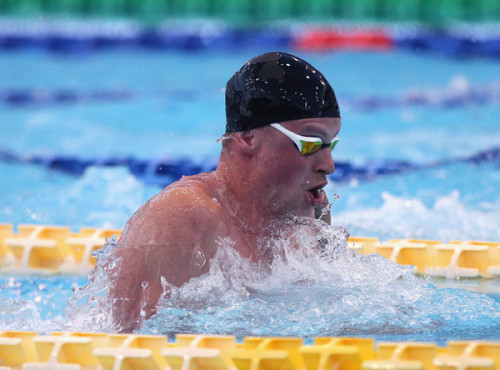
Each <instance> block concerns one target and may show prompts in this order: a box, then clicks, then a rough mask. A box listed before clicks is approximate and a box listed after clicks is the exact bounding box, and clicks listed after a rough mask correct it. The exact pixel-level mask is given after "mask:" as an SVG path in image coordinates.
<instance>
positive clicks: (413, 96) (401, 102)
mask: <svg viewBox="0 0 500 370" xmlns="http://www.w3.org/2000/svg"><path fill="white" fill-rule="evenodd" d="M458 80H459V79H457V81H452V82H451V85H450V86H447V87H445V88H442V89H436V90H423V89H420V90H414V91H408V92H406V93H401V94H398V96H385V97H384V96H354V97H348V98H346V99H345V101H342V106H346V105H347V106H348V107H352V108H353V109H356V110H358V111H359V110H369V111H371V110H375V109H385V108H397V107H403V106H430V107H438V108H444V109H448V108H454V107H461V106H466V105H472V104H476V105H483V104H488V103H496V102H499V101H500V82H492V83H490V84H489V85H481V86H469V84H468V82H467V81H458ZM204 93H206V92H200V91H199V90H186V89H162V90H158V91H134V90H131V89H126V88H120V89H102V90H93V91H78V90H75V89H47V88H35V89H7V90H3V91H2V90H0V105H7V106H11V107H25V106H32V105H34V106H37V105H44V106H47V105H60V104H66V105H67V104H84V103H93V102H112V101H129V100H133V99H141V98H143V97H144V96H147V97H148V98H149V97H158V98H165V97H174V98H175V97H185V96H186V95H189V96H190V97H191V98H195V97H197V96H199V95H200V94H204Z"/></svg>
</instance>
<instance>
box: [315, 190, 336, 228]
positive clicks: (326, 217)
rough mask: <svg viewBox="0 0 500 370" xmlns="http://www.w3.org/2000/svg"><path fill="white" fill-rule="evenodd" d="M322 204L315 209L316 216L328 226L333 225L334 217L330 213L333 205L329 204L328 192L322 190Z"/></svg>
mask: <svg viewBox="0 0 500 370" xmlns="http://www.w3.org/2000/svg"><path fill="white" fill-rule="evenodd" d="M320 195H321V202H320V204H319V205H318V206H316V207H315V208H314V216H315V218H316V219H319V220H321V221H323V222H325V223H326V224H328V225H331V223H332V215H331V212H330V208H331V205H330V203H329V202H328V197H327V196H326V192H325V191H324V190H323V189H322V190H320Z"/></svg>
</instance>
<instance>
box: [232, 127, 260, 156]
mask: <svg viewBox="0 0 500 370" xmlns="http://www.w3.org/2000/svg"><path fill="white" fill-rule="evenodd" d="M235 143H236V145H237V146H238V148H239V149H240V150H241V152H242V153H245V154H247V155H252V154H253V153H254V152H255V150H256V149H257V148H258V146H259V137H258V135H256V134H255V131H254V130H248V131H241V132H237V133H236V134H235Z"/></svg>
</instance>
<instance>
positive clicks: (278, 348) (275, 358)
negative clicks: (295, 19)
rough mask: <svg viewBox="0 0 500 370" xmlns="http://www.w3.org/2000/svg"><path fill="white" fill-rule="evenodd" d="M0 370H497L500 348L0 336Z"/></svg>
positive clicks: (485, 344)
mask: <svg viewBox="0 0 500 370" xmlns="http://www.w3.org/2000/svg"><path fill="white" fill-rule="evenodd" d="M0 366H2V369H21V368H22V369H24V370H33V369H110V370H120V369H137V370H140V369H147V370H154V369H221V370H222V369H242V370H256V369H290V370H293V369H318V370H319V369H350V370H357V369H365V370H366V369H373V370H374V369H425V370H427V369H432V370H437V369H443V370H444V369H457V370H458V369H469V368H474V369H498V368H500V342H496V341H450V342H448V343H447V345H446V346H444V347H438V346H437V345H436V344H434V343H420V342H380V343H377V345H375V342H374V340H373V339H370V338H350V337H345V338H343V337H324V338H315V339H314V343H313V344H304V342H303V340H302V339H301V338H290V337H246V338H244V339H243V341H242V342H238V341H236V339H235V337H234V336H231V335H191V334H178V335H177V336H176V337H175V341H168V338H167V337H166V336H154V335H136V334H105V333H67V332H60V333H59V332H57V333H51V334H50V335H41V334H38V333H37V332H22V331H8V332H0Z"/></svg>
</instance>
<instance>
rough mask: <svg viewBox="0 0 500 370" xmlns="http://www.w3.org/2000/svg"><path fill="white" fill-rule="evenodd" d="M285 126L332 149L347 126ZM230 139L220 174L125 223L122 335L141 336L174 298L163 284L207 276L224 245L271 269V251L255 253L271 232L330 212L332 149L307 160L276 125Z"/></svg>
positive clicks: (120, 275) (117, 298)
mask: <svg viewBox="0 0 500 370" xmlns="http://www.w3.org/2000/svg"><path fill="white" fill-rule="evenodd" d="M281 124H282V125H283V126H284V127H285V128H287V129H289V130H291V131H293V132H295V133H297V134H299V135H303V136H314V137H319V138H321V139H322V140H323V142H330V141H331V140H332V139H333V138H334V137H335V136H336V135H337V134H338V132H339V131H340V126H341V122H340V118H315V119H303V120H297V121H289V122H283V123H281ZM226 140H227V142H226V143H224V145H223V149H222V152H221V157H220V161H219V165H218V167H217V169H216V170H215V171H213V172H210V173H204V174H199V175H195V176H189V177H184V178H182V179H181V180H180V181H178V182H176V183H173V184H171V185H169V186H168V187H167V188H165V189H164V190H162V191H161V192H160V193H159V194H158V195H156V196H154V197H153V198H151V199H150V200H149V201H148V202H147V203H146V204H144V205H143V206H142V207H141V208H140V209H139V210H138V211H137V212H136V213H135V214H134V215H133V216H132V217H131V219H130V220H129V222H128V223H127V226H126V227H125V230H124V233H123V235H122V237H121V239H120V240H119V243H118V244H119V247H118V248H117V249H116V250H115V252H114V253H115V258H116V261H117V270H116V275H114V281H112V284H111V290H110V298H111V299H112V300H113V302H114V303H113V310H114V312H113V316H114V320H115V323H116V325H117V327H116V330H117V331H122V332H130V331H132V330H134V329H137V328H138V327H140V325H141V320H142V319H143V318H144V317H146V318H147V317H149V316H151V315H152V314H154V312H155V306H156V304H157V302H158V299H159V298H160V297H161V295H162V294H167V295H168V288H167V289H166V291H165V289H164V286H162V281H161V280H162V277H163V279H164V280H165V281H167V282H168V283H169V284H172V285H174V286H181V285H183V284H184V283H186V282H187V281H188V280H189V279H191V278H192V277H195V276H200V275H202V274H204V273H206V272H208V271H209V269H210V260H211V258H213V256H214V255H215V253H216V252H217V249H218V248H219V246H220V241H221V240H222V239H224V238H226V239H227V238H229V239H231V240H232V242H233V243H234V245H233V247H234V249H235V250H236V251H238V253H239V254H240V255H241V256H242V257H245V258H249V259H251V260H252V261H254V262H256V263H264V264H269V263H271V262H272V254H271V253H270V251H266V250H262V248H257V246H258V243H259V240H262V238H265V237H266V235H268V234H269V232H270V230H269V225H273V224H274V223H276V222H279V221H281V220H285V219H290V218H291V217H293V216H299V217H310V218H316V214H319V213H321V209H322V208H324V207H325V206H327V205H328V199H327V198H326V195H325V193H324V191H323V190H322V188H323V187H324V186H325V185H326V184H327V175H329V174H331V173H333V171H334V170H335V165H334V162H333V159H332V155H331V153H330V151H329V150H328V149H327V148H325V149H321V150H320V151H319V152H317V153H316V154H313V155H311V156H302V155H301V154H300V153H299V151H298V150H297V148H296V147H295V145H294V143H293V142H292V141H291V140H290V139H289V138H288V137H286V136H285V135H284V134H283V133H281V132H279V131H277V130H276V129H274V128H272V127H270V126H265V127H262V128H258V129H254V130H249V131H244V132H236V133H233V134H231V135H230V137H229V138H228V139H226ZM329 217H330V215H329V212H326V214H325V215H324V216H323V220H324V221H326V222H328V223H329ZM144 282H147V284H145V283H144ZM141 309H142V310H143V315H142V316H141V314H140V313H141Z"/></svg>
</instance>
